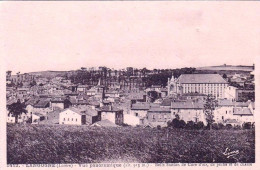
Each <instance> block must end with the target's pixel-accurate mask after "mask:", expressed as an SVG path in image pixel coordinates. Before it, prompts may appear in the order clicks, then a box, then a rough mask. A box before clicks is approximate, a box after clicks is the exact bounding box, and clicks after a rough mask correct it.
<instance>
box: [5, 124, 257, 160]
mask: <svg viewBox="0 0 260 170" xmlns="http://www.w3.org/2000/svg"><path fill="white" fill-rule="evenodd" d="M167 130H168V129H167ZM227 147H232V148H230V149H232V150H233V149H234V150H239V155H235V156H234V157H230V158H227V157H226V156H225V155H223V152H225V150H226V148H227ZM232 150H231V151H232ZM240 151H241V152H240ZM235 158H236V159H235ZM100 162H111V163H113V162H130V163H131V162H138V163H139V162H140V163H177V162H181V163H186V162H189V163H205V162H208V163H236V162H240V163H254V162H255V131H254V130H241V131H236V133H234V132H233V131H227V130H212V131H204V130H203V131H201V130H179V129H173V130H171V131H168V132H165V131H163V130H160V131H159V130H156V129H153V128H148V129H145V128H133V127H125V128H97V127H89V126H72V125H30V124H26V125H23V124H8V125H7V163H8V164H65V163H68V164H73V163H74V164H83V163H100Z"/></svg>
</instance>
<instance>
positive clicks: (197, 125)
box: [195, 121, 204, 130]
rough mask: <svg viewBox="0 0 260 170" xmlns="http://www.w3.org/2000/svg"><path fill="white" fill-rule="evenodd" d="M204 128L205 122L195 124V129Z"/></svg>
mask: <svg viewBox="0 0 260 170" xmlns="http://www.w3.org/2000/svg"><path fill="white" fill-rule="evenodd" d="M203 128H204V123H203V122H201V121H199V122H198V123H196V124H195V129H198V130H199V129H203Z"/></svg>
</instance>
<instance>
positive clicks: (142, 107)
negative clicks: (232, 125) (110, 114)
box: [131, 103, 150, 110]
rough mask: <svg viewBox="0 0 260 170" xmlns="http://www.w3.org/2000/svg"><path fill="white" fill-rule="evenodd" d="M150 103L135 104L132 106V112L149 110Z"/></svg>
mask: <svg viewBox="0 0 260 170" xmlns="http://www.w3.org/2000/svg"><path fill="white" fill-rule="evenodd" d="M149 109H150V104H149V103H135V104H133V105H132V107H131V110H149Z"/></svg>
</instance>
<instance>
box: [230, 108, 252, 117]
mask: <svg viewBox="0 0 260 170" xmlns="http://www.w3.org/2000/svg"><path fill="white" fill-rule="evenodd" d="M234 115H253V114H252V112H251V110H250V109H249V108H234Z"/></svg>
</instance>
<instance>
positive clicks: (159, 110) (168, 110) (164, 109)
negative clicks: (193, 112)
mask: <svg viewBox="0 0 260 170" xmlns="http://www.w3.org/2000/svg"><path fill="white" fill-rule="evenodd" d="M148 112H171V109H170V108H165V107H151V108H150V109H149V110H148Z"/></svg>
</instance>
